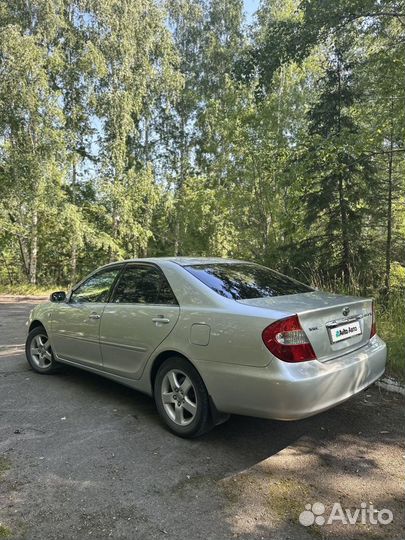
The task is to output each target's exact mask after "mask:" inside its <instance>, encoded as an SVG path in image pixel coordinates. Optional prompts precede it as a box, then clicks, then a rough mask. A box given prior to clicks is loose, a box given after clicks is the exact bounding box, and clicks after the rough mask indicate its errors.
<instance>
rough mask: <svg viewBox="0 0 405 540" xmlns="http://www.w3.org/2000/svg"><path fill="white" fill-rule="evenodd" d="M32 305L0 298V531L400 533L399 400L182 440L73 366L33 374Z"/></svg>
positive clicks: (199, 535)
mask: <svg viewBox="0 0 405 540" xmlns="http://www.w3.org/2000/svg"><path fill="white" fill-rule="evenodd" d="M35 301H36V300H35V299H25V300H22V301H18V302H17V301H15V300H14V301H13V299H3V300H1V299H0V538H16V539H17V538H18V539H41V540H47V539H58V540H59V539H65V538H66V539H69V540H72V539H84V538H95V539H98V540H102V539H107V538H114V539H143V538H145V539H152V540H153V539H172V538H173V539H186V540H187V539H192V540H198V539H204V540H208V539H212V540H227V539H233V538H239V539H243V540H247V539H252V540H253V539H270V538H271V539H276V540H281V539H293V540H294V539H297V540H298V539H299V540H306V539H320V538H339V539H343V538H347V539H356V538H373V539H374V538H375V539H381V538H387V539H395V538H398V539H399V538H401V539H402V538H403V537H404V530H403V525H404V523H405V520H404V517H405V516H404V510H403V480H404V479H403V457H404V427H405V422H404V414H403V410H404V408H403V405H404V398H403V397H401V396H399V395H396V394H390V393H386V392H385V391H382V390H380V389H378V388H376V387H372V388H369V389H368V390H366V391H364V392H362V393H361V394H359V395H357V396H356V397H355V398H352V399H351V400H349V401H348V402H346V403H345V404H343V405H341V406H339V407H337V408H335V409H332V410H330V411H328V412H326V413H323V414H321V415H318V416H316V417H313V418H310V419H307V420H303V421H299V422H289V423H283V422H276V421H268V420H260V419H255V418H247V417H241V416H234V417H232V418H231V419H230V420H229V421H228V422H227V423H226V424H223V425H221V426H218V427H217V428H216V429H215V430H214V431H212V432H211V433H209V434H208V435H206V436H204V437H201V438H199V439H197V440H192V441H187V440H182V439H180V438H177V437H175V436H173V435H171V434H170V433H168V432H167V431H166V430H165V429H164V427H163V426H162V424H161V423H160V421H159V418H158V416H157V413H156V411H155V407H154V403H153V401H152V399H150V398H149V397H147V396H144V395H141V394H139V393H137V392H135V391H133V390H130V389H128V388H125V387H122V386H119V385H118V384H115V383H113V382H111V381H108V380H106V379H103V378H101V377H98V376H96V375H92V374H89V373H86V372H84V371H80V370H76V369H73V368H66V369H64V370H63V371H62V373H60V374H57V375H49V376H43V375H37V374H35V373H33V372H32V371H31V370H30V369H29V368H28V365H27V363H26V360H25V355H24V341H25V334H26V326H25V321H26V319H27V316H28V313H29V310H30V309H31V308H32V307H33V305H34V303H35ZM315 502H319V503H322V504H323V505H324V507H325V512H324V513H323V516H325V518H327V517H328V515H329V513H330V511H331V509H332V506H333V504H334V503H340V504H341V506H342V508H343V509H346V508H347V509H351V511H352V512H353V511H355V509H356V508H361V503H363V506H365V505H367V508H368V507H369V505H370V504H373V506H374V508H376V509H378V510H381V509H388V510H390V511H391V512H392V513H393V521H392V522H391V523H389V524H386V525H382V524H378V523H377V524H371V523H369V521H367V520H366V522H365V523H361V522H359V521H360V518H359V520H358V521H357V523H356V524H354V525H350V524H344V523H342V520H340V521H338V522H336V521H334V522H333V523H331V524H328V523H325V524H322V523H321V524H318V525H317V524H314V525H311V526H304V525H301V524H300V522H299V519H298V518H299V515H300V514H301V512H303V511H304V510H305V509H306V508H305V505H306V504H307V505H312V504H313V503H315ZM311 508H312V507H311ZM319 508H320V506H319V505H318V509H319ZM307 515H308V514H307ZM321 521H322V520H321ZM318 522H319V520H318Z"/></svg>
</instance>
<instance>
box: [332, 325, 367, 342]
mask: <svg viewBox="0 0 405 540" xmlns="http://www.w3.org/2000/svg"><path fill="white" fill-rule="evenodd" d="M329 332H330V338H331V341H332V343H337V342H338V341H343V340H344V339H348V338H351V337H354V336H359V335H360V334H361V327H360V321H353V322H349V323H345V324H341V325H339V326H336V327H335V328H330V329H329Z"/></svg>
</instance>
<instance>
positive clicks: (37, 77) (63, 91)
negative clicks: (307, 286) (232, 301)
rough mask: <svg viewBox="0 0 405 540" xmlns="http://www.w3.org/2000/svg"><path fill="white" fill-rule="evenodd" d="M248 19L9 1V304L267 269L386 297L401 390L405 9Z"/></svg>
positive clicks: (285, 10)
mask: <svg viewBox="0 0 405 540" xmlns="http://www.w3.org/2000/svg"><path fill="white" fill-rule="evenodd" d="M248 6H251V2H247V1H246V2H245V3H244V2H243V1H242V0H215V1H206V0H162V1H160V0H142V1H140V0H127V1H125V2H122V1H120V0H92V1H91V2H83V1H81V0H60V1H59V0H58V1H57V0H31V1H30V2H15V1H13V0H5V1H3V2H2V7H1V10H0V27H1V32H0V64H1V69H0V287H1V290H3V291H4V292H13V291H14V292H19V293H21V294H40V295H42V294H44V293H46V294H48V293H49V292H50V290H51V289H66V288H67V287H68V286H69V284H72V283H74V282H76V281H78V280H79V279H80V278H81V277H83V276H84V275H86V274H87V273H88V272H89V271H90V270H92V269H93V268H95V267H97V266H99V265H101V264H104V263H106V262H109V261H112V260H118V259H122V258H127V257H142V256H154V255H155V256H159V255H217V256H229V257H237V258H243V259H248V260H255V261H257V262H261V263H263V264H265V265H268V266H270V267H273V268H276V269H278V270H280V271H282V272H284V273H285V274H287V275H291V276H294V277H296V278H298V279H300V280H301V281H305V282H307V283H313V284H315V285H318V286H321V287H323V288H325V289H328V290H332V291H335V292H351V293H354V294H358V295H363V296H374V297H376V299H377V306H378V319H379V321H378V322H379V327H380V333H381V335H382V336H383V337H384V338H385V339H386V340H387V342H388V345H389V349H390V355H389V356H390V370H392V372H393V373H396V374H397V375H399V374H401V373H402V370H403V367H404V362H405V344H404V318H405V304H404V294H405V292H404V291H405V249H404V246H405V87H404V73H405V13H404V7H403V2H398V1H397V0H362V1H361V2H359V1H358V0H339V1H336V0H311V1H309V0H277V1H273V0H271V1H270V0H262V1H261V2H260V7H259V9H258V11H257V12H256V13H255V14H254V15H253V16H252V15H250V16H249V17H246V14H245V9H246V8H247V7H248ZM51 283H59V284H61V285H60V286H53V287H51V286H50V285H49V284H51Z"/></svg>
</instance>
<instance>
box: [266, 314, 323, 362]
mask: <svg viewBox="0 0 405 540" xmlns="http://www.w3.org/2000/svg"><path fill="white" fill-rule="evenodd" d="M262 339H263V342H264V344H265V345H266V347H267V348H268V349H269V351H270V352H271V353H272V354H274V356H276V357H277V358H279V359H280V360H284V362H305V361H306V360H316V354H315V352H314V349H313V348H312V345H311V344H310V342H309V339H308V338H307V335H306V333H305V332H304V330H303V329H302V328H301V325H300V321H299V320H298V315H293V316H292V317H288V318H287V319H281V320H280V321H276V322H275V323H273V324H271V325H270V326H268V327H267V328H265V329H264V330H263V333H262Z"/></svg>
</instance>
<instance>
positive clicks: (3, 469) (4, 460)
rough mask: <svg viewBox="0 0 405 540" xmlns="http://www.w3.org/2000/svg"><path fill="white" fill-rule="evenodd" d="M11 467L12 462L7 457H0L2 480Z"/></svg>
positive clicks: (0, 475)
mask: <svg viewBox="0 0 405 540" xmlns="http://www.w3.org/2000/svg"><path fill="white" fill-rule="evenodd" d="M10 467H11V464H10V461H9V460H8V459H7V458H5V457H3V456H0V479H1V477H2V476H3V475H4V474H5V473H6V472H7V471H8V470H9V469H10Z"/></svg>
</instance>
